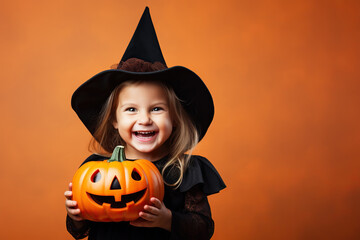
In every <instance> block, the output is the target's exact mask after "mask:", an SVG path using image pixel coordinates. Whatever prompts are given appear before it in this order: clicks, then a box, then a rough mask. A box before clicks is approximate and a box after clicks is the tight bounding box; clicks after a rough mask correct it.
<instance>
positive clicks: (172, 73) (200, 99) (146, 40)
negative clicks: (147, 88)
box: [71, 7, 214, 140]
mask: <svg viewBox="0 0 360 240" xmlns="http://www.w3.org/2000/svg"><path fill="white" fill-rule="evenodd" d="M130 58H138V59H142V60H144V61H146V62H150V63H154V62H160V63H162V64H164V65H165V66H166V63H165V60H164V57H163V55H162V52H161V48H160V45H159V42H158V39H157V36H156V32H155V29H154V25H153V23H152V21H151V17H150V12H149V8H148V7H146V8H145V11H144V13H143V15H142V17H141V19H140V22H139V24H138V26H137V28H136V30H135V33H134V35H133V37H132V39H131V41H130V43H129V45H128V47H127V49H126V51H125V53H124V55H123V57H122V59H121V61H120V62H123V61H126V60H128V59H130ZM130 79H131V80H138V79H139V80H145V81H146V80H160V81H164V82H165V83H166V84H167V85H169V86H170V87H172V88H173V89H174V92H175V94H176V95H177V97H178V98H179V99H180V100H181V103H182V105H183V107H184V109H185V111H186V112H187V113H188V115H189V116H190V118H191V119H192V121H193V122H194V124H195V126H196V128H197V130H198V133H199V139H200V140H201V139H202V138H203V137H204V135H205V133H206V131H207V129H208V128H209V126H210V123H211V122H212V119H213V116H214V104H213V100H212V97H211V94H210V92H209V90H208V89H207V87H206V85H205V84H204V82H203V81H202V80H201V79H200V77H199V76H198V75H196V74H195V73H194V72H192V71H191V70H189V69H187V68H185V67H182V66H175V67H171V68H166V69H163V70H159V71H152V72H131V71H125V70H122V69H111V70H106V71H103V72H100V73H98V74H96V75H95V76H93V77H92V78H90V79H89V80H88V81H86V82H85V83H83V84H82V85H81V86H80V87H79V88H78V89H77V90H76V91H75V92H74V94H73V96H72V99H71V106H72V108H73V109H74V111H75V112H76V114H77V115H78V116H79V118H80V120H81V121H82V122H83V123H84V125H85V126H86V128H87V129H88V130H89V131H90V133H91V134H94V132H95V130H96V126H97V121H98V117H99V115H100V112H101V109H102V107H103V105H104V104H105V102H106V100H107V98H108V97H109V96H110V94H111V92H112V91H113V90H114V89H115V88H116V87H117V86H118V85H119V84H120V83H122V82H124V81H127V80H130Z"/></svg>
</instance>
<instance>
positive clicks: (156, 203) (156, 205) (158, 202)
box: [150, 197, 161, 208]
mask: <svg viewBox="0 0 360 240" xmlns="http://www.w3.org/2000/svg"><path fill="white" fill-rule="evenodd" d="M150 201H151V202H152V203H153V204H154V206H155V207H157V208H161V201H160V200H159V199H157V198H155V197H152V198H151V199H150Z"/></svg>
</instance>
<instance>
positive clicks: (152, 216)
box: [130, 197, 172, 231]
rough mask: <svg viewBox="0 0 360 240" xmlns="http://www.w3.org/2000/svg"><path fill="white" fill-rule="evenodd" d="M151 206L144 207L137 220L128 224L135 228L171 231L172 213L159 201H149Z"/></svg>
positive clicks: (155, 199)
mask: <svg viewBox="0 0 360 240" xmlns="http://www.w3.org/2000/svg"><path fill="white" fill-rule="evenodd" d="M150 201H151V203H152V206H150V205H145V206H144V211H141V212H140V213H139V218H138V219H136V220H135V221H131V222H130V224H131V225H133V226H136V227H160V228H163V229H166V230H168V231H171V220H172V213H171V211H170V210H169V209H168V208H166V207H165V205H164V203H163V202H161V201H160V200H159V199H157V198H154V197H152V198H151V199H150Z"/></svg>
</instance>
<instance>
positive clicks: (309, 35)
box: [0, 0, 360, 240]
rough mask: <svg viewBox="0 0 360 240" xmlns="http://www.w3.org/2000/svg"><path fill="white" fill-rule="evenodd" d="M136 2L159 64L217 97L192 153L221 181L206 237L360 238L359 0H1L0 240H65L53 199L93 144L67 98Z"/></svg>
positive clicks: (106, 53)
mask: <svg viewBox="0 0 360 240" xmlns="http://www.w3.org/2000/svg"><path fill="white" fill-rule="evenodd" d="M146 5H149V7H150V12H151V14H152V18H153V21H154V24H155V28H156V31H157V34H158V37H159V41H160V44H161V47H162V49H163V54H164V56H165V59H166V61H167V64H168V65H169V66H174V65H183V66H186V67H189V68H190V69H192V70H193V71H195V72H196V73H197V74H198V75H199V76H201V77H202V79H203V80H204V81H205V83H206V84H207V86H208V87H209V89H210V91H211V92H212V94H213V97H214V100H215V108H216V114H215V118H214V122H213V124H212V126H211V127H210V130H209V132H208V134H207V136H206V137H205V139H204V140H203V141H202V142H201V143H200V144H199V146H198V148H197V150H196V152H197V153H199V154H202V155H204V156H206V157H208V158H209V159H210V160H211V161H212V162H213V164H214V165H215V166H216V167H217V169H218V170H219V172H220V173H221V175H222V176H223V178H224V180H225V182H226V184H227V185H228V188H227V189H225V190H224V191H222V192H221V193H220V194H216V195H213V196H211V197H210V198H209V199H210V203H211V207H212V212H213V217H214V220H215V223H216V228H215V234H214V237H213V239H247V240H248V239H249V240H250V239H360V231H359V227H360V173H359V172H360V170H359V169H360V161H359V159H360V151H359V150H360V124H359V122H360V107H359V103H360V92H359V89H360V88H359V87H360V86H359V85H360V83H359V80H360V70H359V65H360V64H359V63H360V61H359V60H360V51H359V50H360V45H359V43H360V31H359V29H360V17H359V16H360V4H359V1H356V0H354V1H350V0H337V1H336V0H328V1H321V0H319V1H312V0H301V1H300V0H299V1H295V0H294V1H286V0H272V1H267V0H258V1H243V0H236V1H235V0H233V1H222V0H213V1H165V0H157V1H119V0H117V1H116V0H104V1H94V0H88V1H84V0H79V1H70V0H62V1H40V0H32V1H25V0H22V1H21V0H13V1H5V0H2V1H1V3H0V31H1V38H0V52H1V62H0V66H1V71H0V77H1V88H0V99H1V101H0V107H1V108H0V110H1V115H2V117H1V129H0V130H1V135H0V146H1V173H0V184H1V198H0V214H1V220H0V228H1V231H0V239H71V237H70V235H69V234H68V233H67V232H66V229H65V214H66V213H65V207H64V201H65V198H64V196H63V193H64V191H65V190H66V188H67V185H68V182H69V181H70V180H71V178H72V176H73V174H74V172H75V171H76V169H77V167H78V166H79V164H80V163H81V162H82V161H83V159H84V158H85V157H86V156H87V155H88V154H89V152H88V151H87V144H88V141H89V137H90V135H89V133H88V132H87V131H86V129H85V127H84V126H83V125H82V124H81V122H80V120H78V118H77V116H76V115H75V113H74V112H73V111H72V110H71V107H70V98H71V95H72V93H73V91H74V90H75V89H76V88H77V87H78V86H79V85H80V84H81V83H83V82H84V81H85V80H87V79H88V78H90V77H91V76H92V75H94V74H96V73H98V72H100V71H102V70H105V69H107V68H108V67H109V66H110V65H112V64H113V63H116V62H118V61H119V59H120V58H121V56H122V54H123V52H124V50H125V48H126V46H127V44H128V42H129V41H130V38H131V36H132V34H133V31H134V30H135V27H136V25H137V23H138V20H139V18H140V16H141V14H142V12H143V10H144V7H145V6H146Z"/></svg>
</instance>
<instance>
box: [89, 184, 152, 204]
mask: <svg viewBox="0 0 360 240" xmlns="http://www.w3.org/2000/svg"><path fill="white" fill-rule="evenodd" d="M145 191H146V188H145V189H144V190H141V191H139V192H136V193H131V194H126V195H122V196H121V201H120V202H116V201H115V197H114V196H100V195H95V194H91V193H87V194H88V196H89V197H90V198H91V199H92V200H94V202H96V203H97V204H99V205H103V204H104V203H108V204H111V207H112V208H124V207H126V203H129V202H131V201H134V203H136V202H137V201H139V200H140V199H141V198H142V196H144V194H145Z"/></svg>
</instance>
